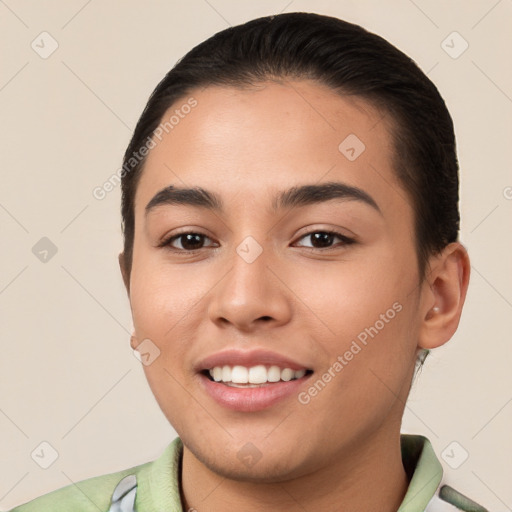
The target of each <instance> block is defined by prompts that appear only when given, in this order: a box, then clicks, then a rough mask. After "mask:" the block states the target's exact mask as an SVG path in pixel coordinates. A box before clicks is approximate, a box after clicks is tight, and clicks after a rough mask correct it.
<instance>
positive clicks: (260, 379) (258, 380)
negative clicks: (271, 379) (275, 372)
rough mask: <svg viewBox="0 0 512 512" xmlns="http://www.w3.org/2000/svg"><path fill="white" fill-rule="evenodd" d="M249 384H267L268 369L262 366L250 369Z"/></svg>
mask: <svg viewBox="0 0 512 512" xmlns="http://www.w3.org/2000/svg"><path fill="white" fill-rule="evenodd" d="M249 382H250V383H251V384H263V383H264V382H267V369H266V368H265V367H264V366H263V365H262V364H260V365H258V366H252V367H251V368H249Z"/></svg>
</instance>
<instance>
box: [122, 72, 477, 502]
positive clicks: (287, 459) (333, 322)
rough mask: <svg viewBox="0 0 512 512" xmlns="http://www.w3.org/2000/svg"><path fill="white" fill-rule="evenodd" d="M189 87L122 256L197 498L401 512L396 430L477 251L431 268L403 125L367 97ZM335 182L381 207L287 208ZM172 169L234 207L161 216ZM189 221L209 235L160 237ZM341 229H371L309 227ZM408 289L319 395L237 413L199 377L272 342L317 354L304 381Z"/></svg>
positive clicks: (191, 496)
mask: <svg viewBox="0 0 512 512" xmlns="http://www.w3.org/2000/svg"><path fill="white" fill-rule="evenodd" d="M191 96H194V98H196V100H197V102H198V105H197V107H196V108H195V109H193V110H192V112H191V113H190V114H188V115H187V116H185V117H184V119H182V120H180V122H179V124H178V125H176V126H175V127H174V129H173V130H172V131H170V132H169V134H168V135H166V136H165V137H164V138H163V139H162V141H161V142H158V144H157V146H156V147H155V148H154V149H152V150H151V151H150V153H149V155H148V159H147V162H146V165H145V169H144V172H143V174H142V176H141V180H140V182H139V185H138V188H137V192H136V197H135V240H134V252H133V265H132V268H131V272H128V269H126V267H125V265H124V259H123V254H121V255H120V265H121V270H122V273H123V277H124V281H125V284H126V287H127V290H128V292H129V298H130V304H131V308H132V314H133V321H134V329H135V330H134V336H133V338H132V348H136V346H137V345H138V343H140V342H141V341H142V340H144V339H147V338H149V339H150V340H152V342H153V343H154V344H155V345H157V346H158V348H159V350H160V356H159V357H158V358H157V359H155V360H154V361H153V362H152V363H151V364H150V365H148V366H144V371H145V373H146V377H147V379H148V382H149V385H150V386H151V389H152V391H153V393H154V395H155V397H156V399H157V401H158V403H159V405H160V407H161V409H162V411H163V413H164V414H165V416H166V417H167V418H168V420H169V422H170V423H171V424H172V425H173V427H174V428H175V430H176V431H177V433H178V434H179V436H180V437H181V439H182V440H183V443H184V446H185V448H184V455H183V465H182V481H181V486H182V487H181V491H182V500H183V503H184V507H185V509H187V508H188V507H194V508H196V509H197V510H198V511H199V512H202V511H221V510H226V509H227V507H228V505H229V508H233V507H236V508H239V509H240V510H245V511H256V510H264V509H267V508H268V507H272V509H277V510H282V511H287V510H297V509H298V507H299V508H301V507H302V508H303V509H304V510H316V511H324V510H325V511H327V510H333V509H334V508H335V509H336V510H346V511H354V510H361V511H362V510H381V511H393V510H396V509H397V508H398V507H399V505H400V503H401V501H402V499H403V496H404V494H405V492H406V490H407V486H408V481H407V478H406V474H405V472H404V469H403V466H402V462H401V454H400V441H399V440H400V422H401V418H402V414H403V410H404V404H405V401H406V399H407V395H408V392H409V389H410V385H411V380H412V377H413V372H414V363H415V359H416V356H417V354H418V351H419V349H421V348H435V347H438V346H440V345H442V344H444V343H445V342H446V341H448V340H449V339H450V337H451V336H452V335H453V333H454V332H455V330H456V328H457V325H458V322H459V318H460V314H461V310H462V306H463V303H464V298H465V294H466V290H467V285H468V279H469V260H468V256H467V254H466V251H465V250H464V248H463V246H462V245H461V244H459V243H452V244H450V245H449V246H447V247H446V248H445V250H444V251H443V252H442V253H441V254H438V255H436V256H432V257H431V260H430V267H429V271H428V272H427V277H426V279H425V280H424V281H423V282H420V280H419V275H418V268H417V258H416V253H415V248H414V229H413V217H414V214H413V209H412V207H411V204H410V202H409V199H408V197H407V195H406V193H405V192H404V190H403V188H402V186H401V185H400V183H399V182H398V181H397V178H396V176H395V173H394V170H393V168H392V165H391V161H392V151H393V146H392V142H391V135H390V129H391V128H390V127H391V123H390V122H389V121H390V120H389V119H387V118H386V117H384V118H383V117H382V116H383V114H382V113H381V112H379V111H378V110H376V109H375V108H374V107H372V106H371V105H370V104H368V103H367V102H366V101H364V100H362V99H359V98H355V97H351V98H347V97H341V96H339V95H337V94H336V93H334V92H333V91H331V90H330V89H328V88H327V87H325V86H323V85H319V84H318V83H315V82H313V81H306V80H303V81H293V82H283V83H276V82H268V83H265V84H260V85H258V86H257V87H251V88H245V89H243V90H242V89H234V88H223V87H209V88H206V89H202V90H197V91H194V92H193V93H191ZM185 100H186V98H185V99H184V101H185ZM177 104H181V103H180V102H177ZM174 108H176V105H174V106H173V107H172V109H171V110H173V109H174ZM171 110H170V111H171ZM170 111H169V112H170ZM164 117H165V118H167V115H166V116H164ZM349 134H356V135H357V137H358V138H359V139H360V140H361V141H363V142H364V144H365V146H366V149H365V151H364V152H363V153H362V154H361V155H360V156H359V157H358V158H357V159H356V160H355V161H353V162H351V161H349V160H348V159H347V158H346V157H345V156H344V155H343V154H342V153H341V152H340V151H339V150H338V146H339V144H340V142H341V141H343V140H344V139H345V138H346V137H347V135H349ZM376 170H377V171H378V173H377V172H376ZM329 181H339V182H344V183H346V184H349V185H351V186H355V187H359V188H361V189H363V190H364V191H365V192H366V193H367V194H369V195H370V196H371V197H372V198H373V199H374V200H375V202H376V203H377V205H378V207H379V209H380V212H378V211H377V210H376V209H374V208H372V207H371V206H368V205H367V204H365V203H364V202H362V201H357V200H331V201H325V202H322V203H318V204H311V205H308V206H302V207H299V208H290V209H285V210H280V211H278V212H275V211H272V209H271V200H272V197H273V195H275V194H276V193H277V192H279V191H281V190H285V189H288V188H290V187H292V186H297V185H303V184H318V183H325V182H329ZM171 184H174V185H177V186H201V187H203V188H205V189H208V190H210V191H213V192H216V193H217V194H218V195H219V196H220V197H221V199H222V201H223V206H224V209H223V211H222V212H213V211H209V210H208V209H205V208H200V207H194V206H189V205H162V206H159V207H158V208H155V209H154V210H152V211H151V213H149V214H148V215H147V216H146V215H145V212H144V210H145V207H146V205H147V204H148V202H149V201H150V200H151V198H152V197H153V196H154V195H155V194H156V193H157V192H159V191H160V190H161V189H163V188H165V187H166V186H168V185H171ZM181 228H184V229H183V231H189V232H199V233H202V234H205V235H207V237H208V238H206V239H205V247H203V248H200V249H199V250H198V251H196V252H195V253H193V254H186V253H185V250H184V249H181V253H180V248H181V247H182V245H180V242H181V243H183V239H178V240H177V241H175V242H174V246H175V248H176V249H175V251H174V252H173V251H172V250H170V249H169V248H166V247H157V246H158V243H159V242H160V241H161V240H163V239H165V238H166V237H168V236H170V235H172V234H173V233H176V232H177V231H178V230H180V229H181ZM187 228H190V229H187ZM329 229H330V230H337V231H339V232H341V233H342V234H344V235H345V236H347V237H351V238H354V239H355V240H356V242H355V243H353V244H344V243H343V242H342V241H341V240H340V239H337V238H334V240H333V242H332V244H331V245H332V248H331V249H329V250H326V249H321V248H317V249H315V248H313V249H312V248H311V245H312V240H311V237H310V236H306V235H307V233H312V232H322V231H325V230H329ZM247 236H252V237H253V238H254V239H255V240H257V242H258V243H259V245H260V246H261V248H262V250H263V251H262V253H261V255H260V256H259V257H258V258H257V259H256V260H255V261H254V262H253V263H250V264H249V263H247V262H246V261H244V259H242V258H241V257H240V256H239V255H238V254H237V252H236V248H237V246H238V245H239V244H240V243H241V242H242V240H244V239H245V238H246V237H247ZM208 244H213V245H208ZM396 302H398V303H399V304H400V305H401V306H402V310H401V311H400V312H399V313H397V314H396V316H395V317H394V318H393V319H392V320H390V321H389V322H388V323H386V324H385V327H384V328H383V329H382V330H380V331H379V333H378V335H376V336H375V337H374V338H373V339H369V341H368V344H367V345H366V346H364V348H363V349H362V350H361V351H360V352H359V353H358V354H357V355H356V356H354V358H353V359H352V360H351V361H350V362H349V363H348V364H347V365H346V366H344V368H343V370H342V371H341V372H339V373H338V374H336V377H335V378H333V379H332V380H331V381H330V382H329V383H328V384H327V385H326V386H325V388H324V389H323V390H322V391H321V392H320V393H318V394H317V395H316V396H315V397H313V398H312V399H311V401H310V402H309V403H308V404H305V405H304V404H301V403H300V402H299V401H298V400H297V396H296V395H293V396H292V397H290V398H287V399H285V400H284V401H281V402H280V403H279V404H278V405H276V406H272V407H270V408H269V409H267V410H263V411H259V412H239V411H233V410H228V409H226V408H225V407H223V406H221V405H219V404H218V403H216V402H215V401H214V400H213V399H212V398H211V397H210V396H209V395H207V394H206V393H205V392H204V391H203V390H202V387H201V386H200V384H199V377H198V374H197V372H196V371H195V369H194V366H195V365H196V364H197V363H198V361H200V360H201V359H202V358H204V357H205V356H208V355H211V354H214V353H216V352H219V351H221V350H223V349H227V348H239V349H243V350H248V349H252V348H264V349H268V350H273V351H275V352H278V353H279V354H282V355H285V356H288V357H290V358H292V359H294V360H296V361H299V362H300V363H301V364H303V365H304V366H306V367H308V368H311V369H312V370H313V371H314V374H313V376H312V377H311V378H310V379H309V381H310V382H307V383H305V384H304V386H303V389H301V390H306V391H307V389H308V388H309V386H310V385H311V381H315V380H316V379H317V378H319V377H320V376H321V375H322V374H323V373H324V372H326V371H327V370H328V368H329V367H331V366H332V365H333V363H334V362H335V361H336V360H337V358H338V356H339V355H343V354H344V353H345V352H346V351H347V350H348V349H349V347H350V345H351V343H352V341H353V340H354V339H356V337H357V335H358V334H359V333H361V332H362V331H364V329H365V328H367V327H369V326H373V325H374V324H375V323H376V321H377V320H378V319H379V318H380V315H381V314H384V313H385V312H386V311H387V310H388V309H389V308H391V307H392V305H393V304H394V303H396ZM434 306H435V307H436V308H439V309H438V310H437V311H435V310H433V308H434ZM248 442H250V443H252V444H253V445H254V446H255V447H256V448H257V450H258V451H259V453H261V458H260V460H258V461H257V463H255V464H254V465H252V466H250V467H249V466H247V465H245V464H243V463H242V462H241V461H240V460H239V458H238V457H237V454H238V451H239V450H240V449H241V448H242V447H243V446H244V445H245V444H246V443H248Z"/></svg>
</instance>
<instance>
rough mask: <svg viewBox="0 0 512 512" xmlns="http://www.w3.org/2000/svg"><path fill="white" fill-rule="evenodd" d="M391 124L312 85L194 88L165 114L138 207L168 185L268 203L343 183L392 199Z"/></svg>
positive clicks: (361, 103) (354, 100) (365, 106)
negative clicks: (297, 188)
mask: <svg viewBox="0 0 512 512" xmlns="http://www.w3.org/2000/svg"><path fill="white" fill-rule="evenodd" d="M189 104H194V105H195V106H194V107H193V108H188V107H187V108H184V105H189ZM169 121H172V122H169ZM166 123H167V124H166ZM390 126H391V122H390V120H389V119H388V118H387V117H386V116H385V115H383V113H382V112H381V111H379V110H378V109H377V108H376V107H375V106H373V105H371V104H370V103H368V102H367V101H365V100H363V99H361V98H359V97H357V96H341V95H339V94H337V93H336V92H335V91H332V90H331V89H329V88H328V87H326V86H324V85H321V84H318V83H316V82H313V81H290V82H284V83H276V82H266V83H261V84H258V85H256V86H251V87H246V88H234V87H218V86H215V87H207V88H204V89H197V90H194V91H192V92H191V93H190V95H189V96H187V97H184V98H182V99H180V100H178V101H176V102H175V103H174V104H173V105H172V107H171V108H169V109H168V110H167V112H166V113H165V114H164V116H163V117H162V120H161V125H160V130H159V133H160V135H159V137H155V136H154V137H153V140H154V142H155V144H156V145H155V146H154V147H153V149H151V151H150V152H149V154H148V156H147V160H146V163H145V166H144V171H143V174H142V177H141V180H140V182H139V186H138V190H137V195H136V210H137V209H139V210H140V209H144V207H145V205H146V204H147V203H148V201H149V200H150V199H151V197H153V195H154V194H155V193H157V192H158V191H159V190H161V189H162V188H164V187H166V186H168V185H170V184H175V185H181V186H184V185H186V186H201V187H204V188H208V189H212V190H215V191H216V192H218V193H219V194H221V195H222V194H228V193H230V191H231V192H234V191H235V190H236V195H237V197H238V199H239V200H240V201H246V200H247V198H251V199H254V200H256V198H258V200H260V201H264V200H265V199H266V198H267V197H269V194H268V192H269V191H277V190H283V189H286V188H289V187H290V186H293V185H300V184H303V183H318V182H322V181H333V180H342V181H344V182H346V183H348V184H349V185H353V186H357V187H360V188H364V189H366V190H368V192H369V193H372V190H373V194H376V195H378V196H381V201H384V202H385V203H386V202H390V203H392V202H393V201H396V200H399V199H400V197H394V196H396V194H397V191H398V189H400V188H401V187H400V185H399V183H398V181H397V179H396V175H395V172H394V170H393V168H392V156H393V145H392V138H391V134H390ZM228 184H230V185H233V187H228ZM386 184H387V185H386ZM373 194H372V195H373ZM399 195H401V196H402V198H403V196H404V195H405V194H404V193H403V192H401V194H399Z"/></svg>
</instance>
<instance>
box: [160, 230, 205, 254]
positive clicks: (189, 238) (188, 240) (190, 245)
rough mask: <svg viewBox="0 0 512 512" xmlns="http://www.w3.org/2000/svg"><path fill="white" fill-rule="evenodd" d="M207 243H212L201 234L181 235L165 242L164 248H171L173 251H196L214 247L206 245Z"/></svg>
mask: <svg viewBox="0 0 512 512" xmlns="http://www.w3.org/2000/svg"><path fill="white" fill-rule="evenodd" d="M206 241H210V242H211V240H210V239H209V238H208V237H207V236H206V235H202V234H201V233H181V234H179V235H174V236H172V237H171V238H169V239H168V240H167V241H164V242H163V243H162V246H169V247H170V248H172V249H176V250H181V251H195V250H198V249H202V248H203V247H207V246H211V245H212V243H210V244H207V245H205V242H206Z"/></svg>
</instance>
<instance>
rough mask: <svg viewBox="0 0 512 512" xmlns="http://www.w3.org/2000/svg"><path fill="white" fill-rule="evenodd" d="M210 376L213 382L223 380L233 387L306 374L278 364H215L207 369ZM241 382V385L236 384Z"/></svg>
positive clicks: (251, 385) (249, 385)
mask: <svg viewBox="0 0 512 512" xmlns="http://www.w3.org/2000/svg"><path fill="white" fill-rule="evenodd" d="M209 373H210V376H211V377H212V379H213V380H214V381H215V382H224V383H230V384H233V385H235V387H255V386H253V384H254V385H257V384H266V383H268V382H279V381H284V382H288V381H290V380H294V379H301V378H302V377H304V375H306V370H305V369H302V370H292V369H291V368H280V367H279V366H270V367H268V368H267V367H266V366H264V365H262V364H259V365H257V366H251V367H250V368H247V367H245V366H227V365H226V366H215V367H214V368H211V369H210V370H209ZM239 384H242V385H241V386H238V385H239Z"/></svg>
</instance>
